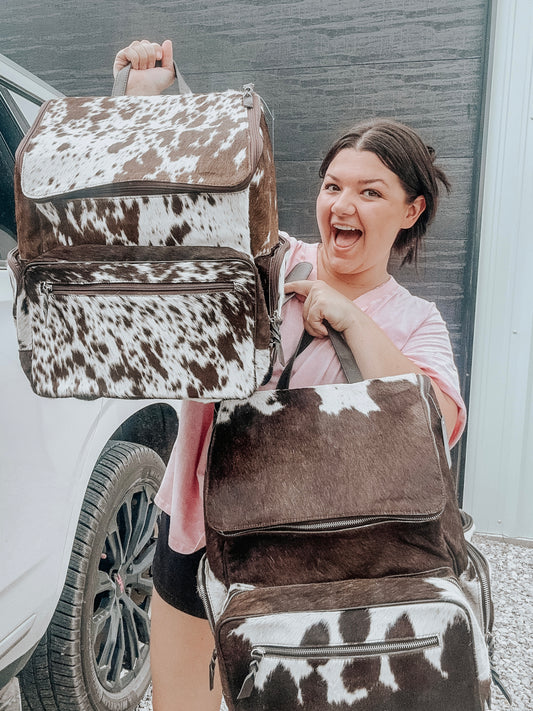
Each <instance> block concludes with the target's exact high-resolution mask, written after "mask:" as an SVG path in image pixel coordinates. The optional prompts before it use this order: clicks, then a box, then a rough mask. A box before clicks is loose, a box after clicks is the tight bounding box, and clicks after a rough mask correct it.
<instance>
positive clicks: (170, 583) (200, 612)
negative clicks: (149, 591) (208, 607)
mask: <svg viewBox="0 0 533 711" xmlns="http://www.w3.org/2000/svg"><path fill="white" fill-rule="evenodd" d="M169 526H170V516H168V514H166V513H165V512H164V511H162V512H161V518H160V523H159V534H158V538H157V545H156V549H155V555H154V561H153V563H152V576H153V581H154V587H155V589H156V590H157V593H158V595H159V596H160V597H162V598H163V600H164V601H165V602H168V604H169V605H172V607H175V608H176V609H177V610H181V611H182V612H186V613H187V614H189V615H193V617H201V618H203V619H206V614H205V611H204V606H203V604H202V601H201V599H200V596H199V595H198V587H197V583H196V575H197V573H198V566H199V565H200V559H201V557H202V556H203V554H204V553H205V548H202V549H201V550H199V551H195V552H194V553H190V554H189V555H183V554H182V553H176V551H173V550H172V548H170V547H169V545H168V531H169Z"/></svg>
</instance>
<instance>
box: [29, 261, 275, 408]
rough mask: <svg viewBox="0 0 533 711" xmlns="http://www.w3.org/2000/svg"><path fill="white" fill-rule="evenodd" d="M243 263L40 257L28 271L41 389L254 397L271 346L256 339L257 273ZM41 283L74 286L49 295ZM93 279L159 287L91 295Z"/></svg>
mask: <svg viewBox="0 0 533 711" xmlns="http://www.w3.org/2000/svg"><path fill="white" fill-rule="evenodd" d="M243 264H244V263H243V262H242V261H235V262H227V261H223V262H211V261H205V262H202V261H194V262H182V263H176V262H170V263H166V262H162V263H146V264H143V263H137V264H132V263H107V264H106V263H104V264H101V265H90V264H88V265H82V266H76V265H68V263H67V264H64V265H63V266H62V267H61V268H60V269H58V268H52V269H50V268H49V267H47V266H46V265H39V264H38V263H34V264H33V265H32V266H31V267H30V268H29V269H28V271H27V275H26V288H27V292H28V302H29V304H30V305H31V306H30V320H31V324H32V347H33V353H32V379H33V386H34V389H35V390H36V392H37V393H38V394H40V395H45V396H49V397H69V396H76V397H87V398H91V397H100V396H104V397H118V398H145V397H156V398H189V399H220V398H221V397H223V396H224V395H225V394H226V393H228V392H235V395H232V397H244V396H246V395H248V394H249V393H250V392H251V391H253V390H254V389H255V388H256V387H257V385H258V383H259V382H260V381H261V380H262V378H263V376H264V374H265V373H266V371H267V369H268V365H269V351H268V344H256V343H255V331H256V312H255V309H256V298H257V295H256V281H255V273H254V271H253V268H252V267H251V266H250V269H249V270H248V272H247V271H246V269H245V268H243ZM43 282H49V283H57V284H60V285H61V287H62V288H64V287H65V285H67V287H68V285H70V286H71V287H73V288H74V291H73V292H72V293H69V294H68V295H64V294H51V295H46V294H45V293H43V292H42V287H41V284H42V283H43ZM86 284H92V285H98V284H111V285H112V284H133V285H134V287H135V289H136V290H137V292H138V291H139V290H140V288H141V286H142V285H152V286H155V287H156V289H155V293H149V294H140V293H137V294H131V293H128V294H124V293H123V294H121V293H118V292H119V290H120V287H118V289H117V293H106V294H91V295H84V294H83V291H84V289H85V287H84V285H86ZM165 284H172V285H182V286H183V287H184V288H185V293H180V294H162V295H160V294H158V289H157V287H158V286H159V285H165ZM209 284H213V285H215V288H216V289H219V288H220V285H221V284H222V285H228V284H229V290H223V291H217V292H216V293H212V292H211V291H210V290H209ZM206 285H207V288H204V287H205V286H206ZM223 288H224V289H227V288H228V287H227V286H224V287H223ZM80 292H81V293H80ZM187 292H188V293H187ZM256 346H258V347H256Z"/></svg>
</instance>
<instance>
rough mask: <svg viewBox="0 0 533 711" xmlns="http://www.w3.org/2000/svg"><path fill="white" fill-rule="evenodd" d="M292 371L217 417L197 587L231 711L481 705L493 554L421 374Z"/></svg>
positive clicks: (461, 709)
mask: <svg viewBox="0 0 533 711" xmlns="http://www.w3.org/2000/svg"><path fill="white" fill-rule="evenodd" d="M337 340H338V339H337ZM340 345H341V346H342V347H343V349H344V353H343V354H342V358H341V363H342V362H343V361H344V362H346V358H348V361H349V360H350V358H351V360H352V362H353V357H352V356H351V353H350V352H349V350H348V349H347V347H346V344H345V343H344V344H343V342H342V341H340ZM339 352H340V349H339V350H338V353H339ZM353 365H354V366H355V363H354V362H353ZM288 368H290V364H289V366H288ZM345 372H348V375H349V378H348V379H349V380H350V379H351V373H353V374H355V373H356V372H357V371H356V370H355V369H353V370H351V371H350V365H349V364H348V367H347V369H345ZM354 377H355V376H354ZM287 385H288V381H287V379H286V378H285V383H284V387H283V388H280V387H278V389H277V390H263V391H260V392H257V393H254V395H253V396H251V397H250V398H248V399H247V400H245V401H232V402H223V403H221V404H220V407H219V408H218V411H217V413H216V419H215V423H214V429H213V435H212V441H211V448H210V454H209V461H208V466H207V472H206V479H205V521H206V537H207V554H206V556H205V557H204V560H203V562H202V565H201V566H200V572H199V589H200V593H201V596H202V599H203V600H204V605H205V608H206V611H207V613H208V617H209V619H210V621H211V625H212V628H213V632H214V635H215V645H216V649H215V656H214V659H215V658H216V657H217V656H218V662H219V668H220V673H221V677H222V684H223V689H224V695H225V699H226V703H227V705H228V707H229V709H230V711H241V710H242V711H259V709H261V711H279V710H280V709H290V710H291V711H296V710H300V709H301V710H302V711H304V710H305V711H310V710H313V711H315V710H316V711H334V710H335V711H340V710H342V711H383V710H384V709H395V711H428V709H432V710H433V709H435V711H482V710H483V709H485V708H486V704H487V703H488V701H489V698H490V686H491V685H490V680H491V664H490V658H489V641H490V635H491V625H492V605H491V601H490V585H489V577H488V566H487V564H486V561H485V560H484V558H483V556H482V555H481V554H480V553H479V552H478V551H477V550H476V549H475V548H474V547H473V546H472V545H471V544H470V543H467V541H466V540H465V536H464V533H463V520H462V516H461V512H460V510H459V508H458V504H457V498H456V491H455V480H454V476H453V473H452V471H451V469H450V463H449V455H448V445H447V436H446V433H445V428H444V425H443V419H442V415H441V413H440V410H439V407H438V404H437V401H436V398H435V395H434V392H433V390H432V387H431V382H430V380H429V378H427V377H426V376H425V375H418V374H411V375H405V376H396V377H388V378H380V379H374V380H368V381H363V382H348V383H347V384H338V385H322V386H317V387H309V388H302V389H292V390H290V389H285V387H286V386H287Z"/></svg>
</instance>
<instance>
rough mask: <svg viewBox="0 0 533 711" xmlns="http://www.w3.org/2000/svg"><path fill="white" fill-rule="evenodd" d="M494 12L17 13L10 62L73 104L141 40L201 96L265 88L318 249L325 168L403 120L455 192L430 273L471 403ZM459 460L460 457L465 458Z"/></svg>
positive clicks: (280, 152)
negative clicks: (250, 85)
mask: <svg viewBox="0 0 533 711" xmlns="http://www.w3.org/2000/svg"><path fill="white" fill-rule="evenodd" d="M489 3H490V0H448V1H447V2H445V3H444V2H442V0H374V2H373V3H366V2H362V0H338V1H337V2H336V3H335V4H329V3H324V2H322V0H299V1H297V0H293V1H292V2H269V1H268V0H266V1H265V0H225V1H221V0H181V1H178V2H175V1H174V2H169V1H168V0H157V2H156V0H142V1H141V0H138V1H137V2H125V1H123V0H116V1H114V2H108V1H107V0H97V1H93V2H90V1H87V2H85V3H79V2H77V1H74V0H68V1H63V2H61V1H60V0H47V1H45V2H39V3H37V2H34V1H33V0H32V1H30V0H17V1H15V0H4V2H3V3H2V5H1V6H0V26H1V27H2V50H1V51H2V52H3V53H4V54H6V55H7V56H8V57H10V58H11V59H13V60H14V61H16V62H19V63H20V64H22V65H23V66H25V67H26V68H28V69H30V70H31V71H33V72H35V73H36V74H38V75H39V76H41V77H42V78H43V79H45V80H46V81H48V82H50V83H51V84H53V85H55V86H56V87H58V88H59V89H61V90H62V91H63V92H65V93H66V94H81V95H90V94H102V93H108V92H109V90H110V86H111V80H110V69H111V64H112V60H113V57H114V54H115V52H116V50H117V49H119V48H120V47H121V46H124V45H126V44H128V43H129V42H130V41H131V40H132V39H134V38H139V39H142V38H148V39H164V38H167V37H168V38H170V39H172V40H173V42H174V49H175V58H176V60H177V62H178V64H179V65H180V67H181V69H182V72H183V74H184V76H185V77H186V79H187V81H188V82H189V84H190V86H191V88H192V89H193V91H206V90H218V89H225V88H228V87H239V86H240V85H241V84H242V83H244V82H248V81H253V82H254V83H255V85H256V89H257V91H258V92H259V93H260V94H261V95H262V96H263V98H264V99H265V101H266V102H267V104H268V106H269V108H270V110H271V111H272V113H273V114H274V116H275V122H274V141H275V153H276V161H277V171H278V193H279V205H280V222H281V226H282V228H283V229H286V230H287V231H289V232H290V233H291V234H292V235H294V236H297V237H302V238H305V239H316V237H317V231H316V228H315V221H314V200H315V193H316V190H317V187H318V180H317V171H318V165H319V163H320V158H321V157H322V155H323V154H324V152H325V149H326V148H327V147H328V145H329V143H330V142H331V140H332V139H333V138H334V137H336V136H337V135H338V133H339V132H340V131H341V130H342V129H344V128H347V127H349V126H350V124H351V123H353V122H355V121H357V120H360V119H363V118H367V117H371V116H378V115H381V116H389V117H393V118H396V119H398V120H400V121H404V122H406V123H409V124H410V125H412V126H413V127H414V128H416V129H418V130H419V131H420V132H421V133H422V135H423V137H424V138H425V140H426V141H427V142H428V143H431V145H433V146H434V147H435V148H436V150H437V155H438V156H439V158H440V162H441V164H442V165H443V167H444V168H445V169H446V170H447V172H448V174H449V176H450V178H451V181H452V183H453V193H452V196H451V197H450V198H446V199H444V200H443V203H442V205H441V209H440V213H439V216H438V218H437V220H436V222H435V224H434V226H433V228H432V229H431V233H430V235H429V239H428V242H427V250H426V256H425V258H423V259H422V261H421V264H420V266H419V268H418V271H416V270H415V269H414V268H405V269H404V270H402V271H401V272H400V273H399V274H398V275H397V276H398V278H399V280H400V281H401V282H402V283H403V284H405V285H406V286H407V287H408V288H410V289H411V290H412V291H414V292H415V293H417V294H419V295H421V296H423V297H425V298H428V299H431V300H433V301H435V302H436V303H437V305H438V307H439V308H440V309H441V311H442V313H443V316H444V318H445V319H446V321H447V323H448V326H449V328H450V331H451V334H452V341H453V344H454V350H455V353H456V357H457V362H458V366H459V369H460V373H461V377H462V379H463V382H464V384H465V389H468V388H467V386H468V369H469V353H470V339H471V313H472V298H473V294H472V274H475V259H476V250H475V244H476V240H475V235H474V231H475V210H476V196H477V189H478V175H477V173H478V160H479V150H478V146H479V128H480V121H481V104H482V95H483V76H484V50H485V45H486V33H487V17H488V5H489ZM457 456H458V455H457V453H456V457H457Z"/></svg>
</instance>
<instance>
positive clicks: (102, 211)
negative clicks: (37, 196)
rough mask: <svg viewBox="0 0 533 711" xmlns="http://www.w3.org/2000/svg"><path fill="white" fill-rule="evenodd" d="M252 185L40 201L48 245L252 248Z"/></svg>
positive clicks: (242, 249)
mask: <svg viewBox="0 0 533 711" xmlns="http://www.w3.org/2000/svg"><path fill="white" fill-rule="evenodd" d="M248 197H249V196H248V190H244V191H239V192H236V193H227V194H222V193H213V194H206V193H200V194H188V195H187V194H183V195H153V196H143V197H142V198H131V197H123V198H120V199H116V200H113V201H111V200H105V201H103V200H96V199H92V198H84V199H79V200H68V201H59V202H44V203H37V204H36V209H37V211H38V213H39V214H40V218H41V220H40V221H41V224H42V225H43V228H44V233H45V234H46V233H47V232H48V238H47V239H48V241H49V245H50V247H53V246H56V245H69V246H73V245H77V244H87V243H90V244H116V245H119V244H123V245H131V244H138V245H148V246H149V245H153V246H159V245H164V246H170V247H172V246H187V245H194V246H202V245H205V246H209V247H231V248H233V249H236V250H237V251H239V252H244V253H247V252H249V251H250V231H249V226H248Z"/></svg>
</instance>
